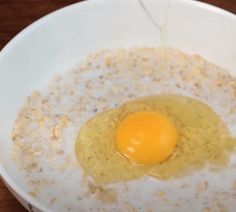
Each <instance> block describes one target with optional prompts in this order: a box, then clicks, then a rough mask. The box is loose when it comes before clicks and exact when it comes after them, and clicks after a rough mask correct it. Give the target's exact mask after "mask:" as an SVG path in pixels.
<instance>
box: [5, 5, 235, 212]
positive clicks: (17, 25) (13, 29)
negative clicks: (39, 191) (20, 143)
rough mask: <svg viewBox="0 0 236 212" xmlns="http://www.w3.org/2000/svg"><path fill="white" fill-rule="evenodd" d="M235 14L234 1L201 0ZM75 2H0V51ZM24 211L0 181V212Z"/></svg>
mask: <svg viewBox="0 0 236 212" xmlns="http://www.w3.org/2000/svg"><path fill="white" fill-rule="evenodd" d="M201 1H202V2H206V3H209V4H213V5H216V6H218V7H221V8H223V9H226V10H228V11H231V12H233V13H236V0H201ZM76 2H79V1H76V0H0V49H2V48H3V47H4V46H5V45H6V44H7V43H8V42H9V41H10V40H11V39H12V38H13V37H14V36H15V35H16V34H17V33H18V32H20V31H21V30H22V29H24V28H25V27H26V26H28V25H29V24H31V23H32V22H34V21H35V20H37V19H39V18H40V17H42V16H44V15H46V14H48V13H50V12H52V11H55V10H57V9H59V8H62V7H64V6H66V5H69V4H72V3H76ZM23 211H24V212H25V211H26V210H25V209H24V208H23V207H22V206H21V205H20V204H19V203H18V202H17V200H16V199H15V198H14V197H13V196H12V195H11V194H10V193H9V191H8V190H7V189H6V187H5V186H4V185H3V183H2V182H1V180H0V212H23Z"/></svg>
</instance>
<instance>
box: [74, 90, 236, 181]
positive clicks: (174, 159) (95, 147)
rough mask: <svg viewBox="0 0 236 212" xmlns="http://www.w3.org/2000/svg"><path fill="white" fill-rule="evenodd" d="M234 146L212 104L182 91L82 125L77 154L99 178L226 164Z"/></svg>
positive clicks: (166, 175) (161, 174)
mask: <svg viewBox="0 0 236 212" xmlns="http://www.w3.org/2000/svg"><path fill="white" fill-rule="evenodd" d="M234 146H235V138H233V137H231V135H230V133H229V131H228V129H227V128H226V126H225V125H224V123H223V122H222V121H221V119H220V117H219V116H218V114H217V113H216V112H214V111H213V110H212V109H211V108H210V107H209V106H208V105H206V104H205V103H203V102H200V101H198V100H196V99H193V98H191V97H186V96H181V95H171V94H170V95H167V94H165V95H164V94H163V95H157V96H149V97H143V98H140V99H135V100H132V101H129V102H126V103H124V104H123V105H121V106H120V107H118V108H116V109H112V110H108V111H104V112H103V113H100V114H97V115H96V116H95V117H93V118H92V119H90V120H88V121H87V122H86V123H85V124H84V126H83V127H82V128H81V129H80V130H79V133H78V136H77V141H76V155H77V158H78V160H79V162H80V164H81V166H82V167H83V169H84V170H85V173H87V174H88V175H91V176H92V177H93V179H94V180H95V182H97V183H110V182H117V181H125V180H133V179H137V178H140V177H141V176H145V175H148V176H152V177H155V178H158V179H170V178H172V177H177V176H182V175H184V173H186V172H187V171H189V170H193V169H199V168H201V167H204V166H205V165H206V164H207V163H209V164H214V165H226V164H227V162H228V159H229V154H228V153H229V152H230V150H232V149H233V147H234Z"/></svg>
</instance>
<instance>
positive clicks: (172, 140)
mask: <svg viewBox="0 0 236 212" xmlns="http://www.w3.org/2000/svg"><path fill="white" fill-rule="evenodd" d="M176 143H177V131H176V128H175V126H174V124H173V123H172V122H171V121H170V120H168V118H166V117H165V116H163V115H161V114H159V113H157V112H136V113H133V114H131V115H129V116H127V117H126V118H125V119H124V120H123V121H122V122H121V124H120V125H119V126H118V129H117V132H116V146H117V149H118V152H119V153H121V154H122V155H124V156H126V157H128V158H129V159H131V160H132V161H134V162H136V163H138V164H147V165H151V164H157V163H160V162H162V161H164V160H165V159H166V158H167V157H168V156H170V155H171V153H172V152H173V150H174V148H175V146H176Z"/></svg>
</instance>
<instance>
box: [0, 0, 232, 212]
mask: <svg viewBox="0 0 236 212" xmlns="http://www.w3.org/2000/svg"><path fill="white" fill-rule="evenodd" d="M112 1H118V0H112ZM172 1H174V2H175V3H180V2H181V3H184V4H190V5H193V6H194V7H199V8H202V9H205V10H209V11H211V12H214V13H218V14H220V15H223V16H225V17H227V18H230V19H233V20H234V21H235V22H236V15H235V14H234V13H232V12H229V11H227V10H224V9H222V8H219V7H217V6H214V5H211V4H208V3H205V2H199V1H197V0H192V1H189V0H172ZM110 2H111V0H87V1H82V2H77V3H73V4H70V5H68V6H65V7H62V8H60V9H58V10H55V11H53V12H51V13H49V14H47V15H45V16H43V17H41V18H39V19H38V20H36V21H34V22H33V23H32V24H30V25H28V26H27V27H26V28H24V29H23V30H21V31H20V32H19V33H18V34H16V35H15V36H14V37H13V38H12V39H11V40H10V41H9V42H8V43H7V44H6V45H5V46H4V47H3V48H2V50H0V59H1V58H3V57H5V56H7V54H8V52H10V51H11V50H12V49H14V46H15V43H17V42H20V40H21V39H22V38H24V37H25V36H28V35H29V34H30V33H31V32H33V31H34V30H35V29H36V28H38V27H41V26H43V25H44V23H47V22H49V21H51V20H52V18H54V17H56V16H60V15H61V14H63V13H65V12H69V11H70V10H72V9H75V7H87V6H88V7H89V6H90V5H91V4H93V5H96V4H100V3H110ZM0 178H1V179H3V182H4V184H7V185H8V186H9V187H10V188H11V189H12V190H13V191H15V192H16V193H17V194H18V195H19V197H20V198H22V199H24V200H25V201H26V202H27V203H28V204H30V205H32V206H34V207H35V208H37V209H39V210H40V211H49V212H50V211H52V210H51V209H49V208H48V207H47V206H45V205H43V204H42V203H40V201H38V200H36V199H35V198H33V197H31V196H30V194H28V193H27V192H26V191H24V190H22V189H21V188H20V186H19V185H17V183H15V182H14V180H13V179H12V178H11V176H10V175H9V174H8V173H7V171H6V170H5V169H4V168H3V166H2V165H1V163H0Z"/></svg>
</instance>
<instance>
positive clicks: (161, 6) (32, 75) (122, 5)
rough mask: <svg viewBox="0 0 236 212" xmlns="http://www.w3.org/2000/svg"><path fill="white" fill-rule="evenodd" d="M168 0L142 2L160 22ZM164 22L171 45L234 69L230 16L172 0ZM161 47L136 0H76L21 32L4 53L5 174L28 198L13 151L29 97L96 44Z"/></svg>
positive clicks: (0, 86)
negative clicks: (17, 126) (15, 126)
mask: <svg viewBox="0 0 236 212" xmlns="http://www.w3.org/2000/svg"><path fill="white" fill-rule="evenodd" d="M163 2H164V1H161V0H159V1H157V0H145V1H144V3H145V5H146V7H147V8H148V9H149V10H150V12H151V14H152V16H153V17H154V18H155V20H156V21H157V22H158V23H159V24H160V25H161V23H162V21H163V20H164V18H163V17H165V11H166V10H165V8H166V4H165V2H164V3H163ZM166 27H167V34H166V37H165V40H166V45H167V46H171V47H175V48H179V49H181V50H183V51H185V52H189V53H196V54H200V55H201V56H203V57H205V58H206V59H208V60H209V61H211V62H214V63H216V64H218V65H220V66H222V67H224V68H227V69H229V71H230V72H231V73H232V74H236V69H235V67H236V46H235V38H236V17H235V16H234V15H233V14H230V13H228V12H226V11H223V10H221V9H218V8H215V7H212V6H209V5H206V4H202V3H199V2H195V1H189V0H172V1H171V2H170V5H169V10H168V22H167V25H166ZM161 45H163V37H161V34H160V32H159V31H158V30H157V29H156V28H155V27H154V25H153V24H152V23H151V22H150V20H149V19H148V18H147V16H146V14H145V13H144V11H143V10H142V8H141V6H140V4H139V3H138V1H135V0H134V1H126V0H112V1H111V0H94V1H87V2H83V3H80V4H75V5H72V6H69V7H67V8H64V9H62V10H59V11H57V12H55V13H53V14H50V15H48V16H46V17H44V18H43V19H41V20H39V21H37V22H36V23H34V24H32V25H31V26H30V27H28V28H27V29H25V30H23V31H22V32H21V33H20V34H19V35H17V36H16V37H15V38H14V39H13V40H12V41H11V42H10V43H9V44H8V45H7V46H6V47H5V48H4V49H3V50H2V52H1V53H0V104H1V107H0V160H1V165H0V172H1V175H2V176H3V177H4V179H5V180H6V182H7V183H9V184H10V185H11V186H12V187H13V189H16V190H17V192H18V193H20V194H21V195H23V196H24V197H26V198H29V196H27V195H26V194H25V193H24V192H23V191H24V190H26V189H25V188H26V187H27V185H26V184H24V181H23V180H22V176H21V174H20V173H19V171H17V169H16V166H15V164H14V161H13V160H12V156H11V155H12V152H11V148H12V142H11V129H12V125H13V123H14V119H15V117H16V115H17V112H18V110H19V108H20V107H21V105H22V104H23V102H24V99H25V97H26V96H27V95H29V94H30V93H31V92H32V91H33V90H35V89H40V88H41V87H43V86H44V85H45V83H46V82H47V81H48V80H49V79H50V77H51V76H52V75H53V74H54V73H56V72H63V71H65V70H67V69H70V68H72V67H73V66H75V65H76V63H77V62H78V61H79V60H80V59H82V58H84V57H85V56H86V55H87V54H88V53H91V52H93V51H96V50H98V49H104V48H126V47H133V46H161ZM39 207H40V206H39Z"/></svg>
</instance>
